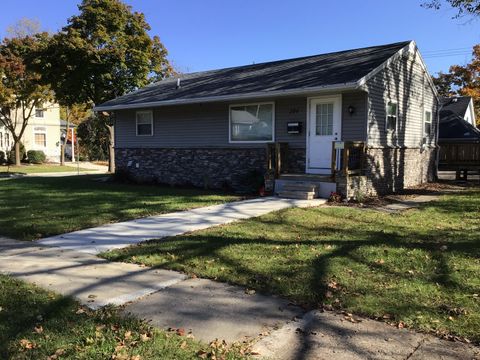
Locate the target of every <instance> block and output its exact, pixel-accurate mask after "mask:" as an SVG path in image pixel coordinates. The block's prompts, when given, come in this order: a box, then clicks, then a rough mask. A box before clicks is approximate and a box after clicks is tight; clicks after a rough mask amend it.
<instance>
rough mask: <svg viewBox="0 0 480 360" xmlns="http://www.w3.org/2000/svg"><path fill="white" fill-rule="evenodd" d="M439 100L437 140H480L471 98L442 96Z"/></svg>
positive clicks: (479, 131)
mask: <svg viewBox="0 0 480 360" xmlns="http://www.w3.org/2000/svg"><path fill="white" fill-rule="evenodd" d="M441 102H442V108H441V109H440V126H439V134H438V139H439V142H441V141H447V140H448V141H457V142H459V141H460V142H462V141H470V140H472V139H473V140H476V141H480V130H479V129H478V128H477V126H476V118H475V109H474V106H473V99H472V98H471V97H470V96H456V97H444V98H442V99H441Z"/></svg>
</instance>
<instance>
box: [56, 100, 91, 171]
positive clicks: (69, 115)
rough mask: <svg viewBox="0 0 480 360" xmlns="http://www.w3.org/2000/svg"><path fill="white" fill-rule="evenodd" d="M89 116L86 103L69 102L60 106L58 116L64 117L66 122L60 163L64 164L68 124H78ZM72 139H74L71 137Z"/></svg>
mask: <svg viewBox="0 0 480 360" xmlns="http://www.w3.org/2000/svg"><path fill="white" fill-rule="evenodd" d="M91 116H92V110H91V107H90V106H89V105H88V104H71V105H67V106H60V118H62V119H64V120H65V122H66V127H65V128H66V134H65V137H64V138H63V141H62V144H61V149H60V165H65V149H66V146H67V142H68V132H69V130H70V125H71V124H74V125H79V124H81V123H82V122H83V121H85V120H87V119H88V118H90V117H91ZM92 136H94V135H92ZM72 141H74V139H73V138H72ZM73 160H74V159H72V161H73Z"/></svg>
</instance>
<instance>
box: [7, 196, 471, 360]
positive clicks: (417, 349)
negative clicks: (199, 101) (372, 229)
mask: <svg viewBox="0 0 480 360" xmlns="http://www.w3.org/2000/svg"><path fill="white" fill-rule="evenodd" d="M322 203H323V201H322V200H319V201H313V202H312V201H302V200H286V199H278V198H263V199H254V200H247V201H242V202H235V203H229V204H224V205H218V206H212V207H208V208H202V209H195V210H191V211H185V212H178V213H174V214H167V215H161V216H154V217H150V218H146V219H141V220H136V221H130V222H124V223H120V224H111V225H106V226H102V227H99V228H95V229H89V230H83V231H79V232H74V233H70V234H66V235H62V236H57V237H53V238H49V239H44V240H42V241H39V242H37V243H27V242H20V241H14V240H9V239H1V238H0V272H1V273H7V274H10V275H12V276H14V277H16V278H19V279H22V280H25V281H27V282H31V283H36V284H37V285H38V286H40V287H44V288H47V289H50V290H53V291H56V292H58V293H60V294H63V295H70V296H73V297H75V298H76V299H78V300H79V301H80V302H81V303H82V304H84V305H86V306H89V307H90V308H93V309H97V308H99V307H101V306H105V305H107V304H115V305H121V306H123V311H124V312H126V313H131V314H133V315H134V316H136V317H138V318H142V319H145V320H147V321H149V322H151V323H152V324H153V325H156V326H158V327H160V328H183V329H184V330H185V331H186V333H191V334H193V335H194V337H195V338H196V339H199V340H202V341H205V342H209V341H212V340H215V339H224V340H226V341H228V342H229V343H232V342H246V343H255V342H256V344H255V345H254V351H256V352H258V353H259V354H260V355H261V356H267V357H271V358H274V359H328V360H336V359H342V360H343V359H452V360H453V359H455V360H459V359H476V358H479V359H480V352H479V350H478V349H477V348H475V347H472V346H469V345H466V344H460V343H459V344H457V343H451V342H446V341H441V340H438V339H436V338H435V337H433V336H430V335H424V334H418V333H414V332H409V331H406V330H401V331H400V330H397V329H395V328H392V327H389V326H388V325H386V324H383V323H380V322H376V321H371V320H367V319H363V320H362V321H357V320H359V319H356V320H355V322H353V323H352V322H350V321H349V320H348V319H346V318H345V317H344V316H343V315H338V314H334V313H321V312H318V311H315V312H310V313H307V314H305V310H304V309H302V308H300V307H298V306H295V305H293V304H291V303H289V302H288V301H287V300H284V299H281V298H278V297H275V296H266V295H262V294H257V293H255V292H253V291H247V290H246V289H244V288H242V287H238V286H232V285H228V284H224V283H219V282H215V281H211V280H206V279H197V278H187V277H186V276H185V275H184V274H181V273H179V272H175V271H168V270H160V269H154V268H147V267H142V266H139V265H134V264H125V263H110V262H108V261H105V260H102V259H99V258H97V257H96V256H95V255H94V254H96V253H98V252H100V251H105V250H109V249H114V248H119V247H124V246H128V245H130V244H132V243H137V242H139V241H143V240H147V239H152V238H160V237H163V236H171V235H176V234H181V233H183V232H186V231H193V230H198V229H204V228H207V227H210V226H214V225H219V224H226V223H229V222H232V221H235V220H240V219H246V218H249V217H252V216H259V215H262V214H265V213H268V212H271V211H275V210H280V209H284V208H288V207H292V206H316V205H320V204H322ZM47 245H52V246H53V247H51V246H47ZM257 341H258V342H257Z"/></svg>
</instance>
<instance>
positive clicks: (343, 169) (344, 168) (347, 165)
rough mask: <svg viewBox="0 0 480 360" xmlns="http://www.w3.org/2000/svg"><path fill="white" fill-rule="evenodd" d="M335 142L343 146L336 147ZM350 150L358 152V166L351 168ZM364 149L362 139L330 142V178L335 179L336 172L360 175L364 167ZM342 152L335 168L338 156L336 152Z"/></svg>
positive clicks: (344, 174) (351, 153)
mask: <svg viewBox="0 0 480 360" xmlns="http://www.w3.org/2000/svg"><path fill="white" fill-rule="evenodd" d="M336 144H342V145H343V148H340V149H338V148H337V146H335V145H336ZM352 150H356V151H357V152H359V156H360V158H359V159H358V166H354V168H351V160H352V159H353V157H352V156H353V153H354V152H352ZM365 151H366V144H365V142H364V141H333V142H332V168H331V174H332V178H333V179H335V176H336V175H337V174H341V175H343V176H349V175H361V174H362V173H363V171H364V169H365ZM340 152H341V153H342V157H341V166H340V169H337V162H338V159H339V158H338V157H337V153H340Z"/></svg>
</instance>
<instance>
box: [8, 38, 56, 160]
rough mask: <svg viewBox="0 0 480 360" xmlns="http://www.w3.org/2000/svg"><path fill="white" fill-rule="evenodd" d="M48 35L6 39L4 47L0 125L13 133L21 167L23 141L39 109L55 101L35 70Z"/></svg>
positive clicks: (16, 155)
mask: <svg viewBox="0 0 480 360" xmlns="http://www.w3.org/2000/svg"><path fill="white" fill-rule="evenodd" d="M47 39H48V35H47V34H45V33H43V34H37V35H35V36H25V37H20V38H16V37H14V38H6V39H4V40H3V42H2V43H1V44H0V124H3V125H4V126H5V128H6V129H7V130H8V131H9V132H10V133H11V135H12V138H13V144H14V151H15V164H16V165H20V160H21V159H20V140H21V138H22V136H23V133H24V132H25V129H26V127H27V125H28V122H29V120H30V118H31V116H32V114H33V111H34V109H35V108H36V107H38V106H41V105H42V104H43V103H45V102H47V101H50V100H52V98H53V93H52V91H51V90H50V88H49V86H48V85H42V84H41V75H40V73H39V72H37V71H36V70H35V69H34V64H35V62H36V61H37V58H36V56H35V54H36V53H37V52H38V51H39V50H40V49H41V48H42V47H44V46H45V45H46V43H47Z"/></svg>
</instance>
